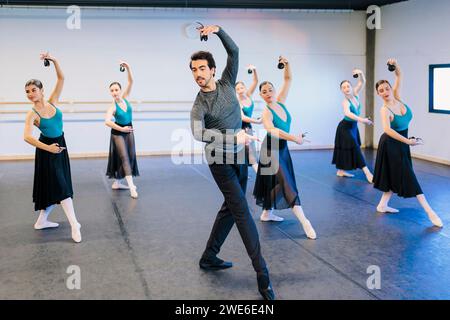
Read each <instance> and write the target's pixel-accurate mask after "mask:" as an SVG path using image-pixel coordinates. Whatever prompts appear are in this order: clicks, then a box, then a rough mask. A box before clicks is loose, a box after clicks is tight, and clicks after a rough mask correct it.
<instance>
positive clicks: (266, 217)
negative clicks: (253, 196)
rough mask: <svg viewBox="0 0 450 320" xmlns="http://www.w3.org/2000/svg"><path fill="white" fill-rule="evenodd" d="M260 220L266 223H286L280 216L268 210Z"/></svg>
mask: <svg viewBox="0 0 450 320" xmlns="http://www.w3.org/2000/svg"><path fill="white" fill-rule="evenodd" d="M259 219H260V220H261V221H264V222H266V221H275V222H281V221H284V218H282V217H279V216H277V215H275V214H273V213H272V211H267V210H264V211H263V213H262V214H261V216H260V217H259Z"/></svg>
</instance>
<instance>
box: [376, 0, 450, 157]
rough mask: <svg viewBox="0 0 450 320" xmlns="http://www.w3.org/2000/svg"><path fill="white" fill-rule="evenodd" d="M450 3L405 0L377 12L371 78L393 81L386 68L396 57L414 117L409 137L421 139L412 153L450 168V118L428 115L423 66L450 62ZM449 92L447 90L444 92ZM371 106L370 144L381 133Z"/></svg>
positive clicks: (426, 73)
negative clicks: (378, 25)
mask: <svg viewBox="0 0 450 320" xmlns="http://www.w3.org/2000/svg"><path fill="white" fill-rule="evenodd" d="M449 13H450V2H449V1H448V0H410V1H407V2H401V3H398V4H393V5H389V6H385V7H383V8H382V14H381V22H382V30H377V37H376V70H375V79H376V80H380V79H387V80H390V81H391V82H393V81H394V77H393V75H392V74H391V73H390V72H389V71H388V70H387V66H386V61H387V59H388V58H390V57H394V58H397V59H398V62H399V64H400V66H401V68H402V70H403V74H404V82H403V86H402V91H401V92H402V99H403V100H404V102H405V103H406V104H408V105H409V106H410V107H411V108H412V110H413V113H414V118H413V121H412V122H411V125H410V130H409V132H410V136H416V137H421V138H423V139H424V141H425V145H423V146H416V147H414V148H413V149H412V152H413V153H414V154H415V155H417V156H419V157H424V158H428V159H434V160H438V161H441V162H444V163H447V164H450V142H449V138H450V115H448V114H438V113H429V112H428V107H429V103H428V66H429V65H430V64H440V63H450V42H449V41H448V40H449V31H450V19H449ZM449 90H450V88H449ZM375 101H376V103H375V115H376V116H377V117H376V121H375V140H376V141H375V144H378V139H379V137H380V135H381V134H382V127H381V123H380V121H379V109H380V107H381V105H382V100H381V99H380V98H379V97H376V100H375Z"/></svg>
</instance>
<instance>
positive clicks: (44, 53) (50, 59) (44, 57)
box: [39, 51, 56, 61]
mask: <svg viewBox="0 0 450 320" xmlns="http://www.w3.org/2000/svg"><path fill="white" fill-rule="evenodd" d="M39 58H40V59H41V60H44V59H47V60H49V61H55V60H56V58H55V57H53V56H51V55H50V53H48V51H47V52H43V53H41V54H40V55H39Z"/></svg>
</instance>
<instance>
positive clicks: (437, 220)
mask: <svg viewBox="0 0 450 320" xmlns="http://www.w3.org/2000/svg"><path fill="white" fill-rule="evenodd" d="M427 215H428V219H430V221H431V223H433V224H434V225H435V226H436V227H439V228H442V227H443V226H444V224H443V223H442V220H441V218H439V216H438V215H437V214H436V212H434V211H431V212H427Z"/></svg>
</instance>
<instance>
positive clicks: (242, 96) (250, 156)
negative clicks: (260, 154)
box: [235, 65, 262, 172]
mask: <svg viewBox="0 0 450 320" xmlns="http://www.w3.org/2000/svg"><path fill="white" fill-rule="evenodd" d="M248 70H252V73H253V82H252V84H251V86H250V88H248V90H247V88H246V87H245V84H244V82H242V81H238V82H236V86H235V88H236V95H237V97H238V100H239V104H240V106H241V116H242V129H244V130H245V132H247V133H248V134H250V135H253V130H252V123H256V124H260V123H262V120H261V119H254V118H252V113H253V109H254V107H255V103H254V102H253V99H252V95H253V92H255V89H256V86H257V85H258V74H257V73H256V68H255V66H252V65H250V66H248ZM245 157H246V161H247V163H248V165H249V166H252V167H253V170H255V172H258V160H257V156H256V146H255V142H254V141H252V142H250V143H249V144H248V145H246V146H245Z"/></svg>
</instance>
